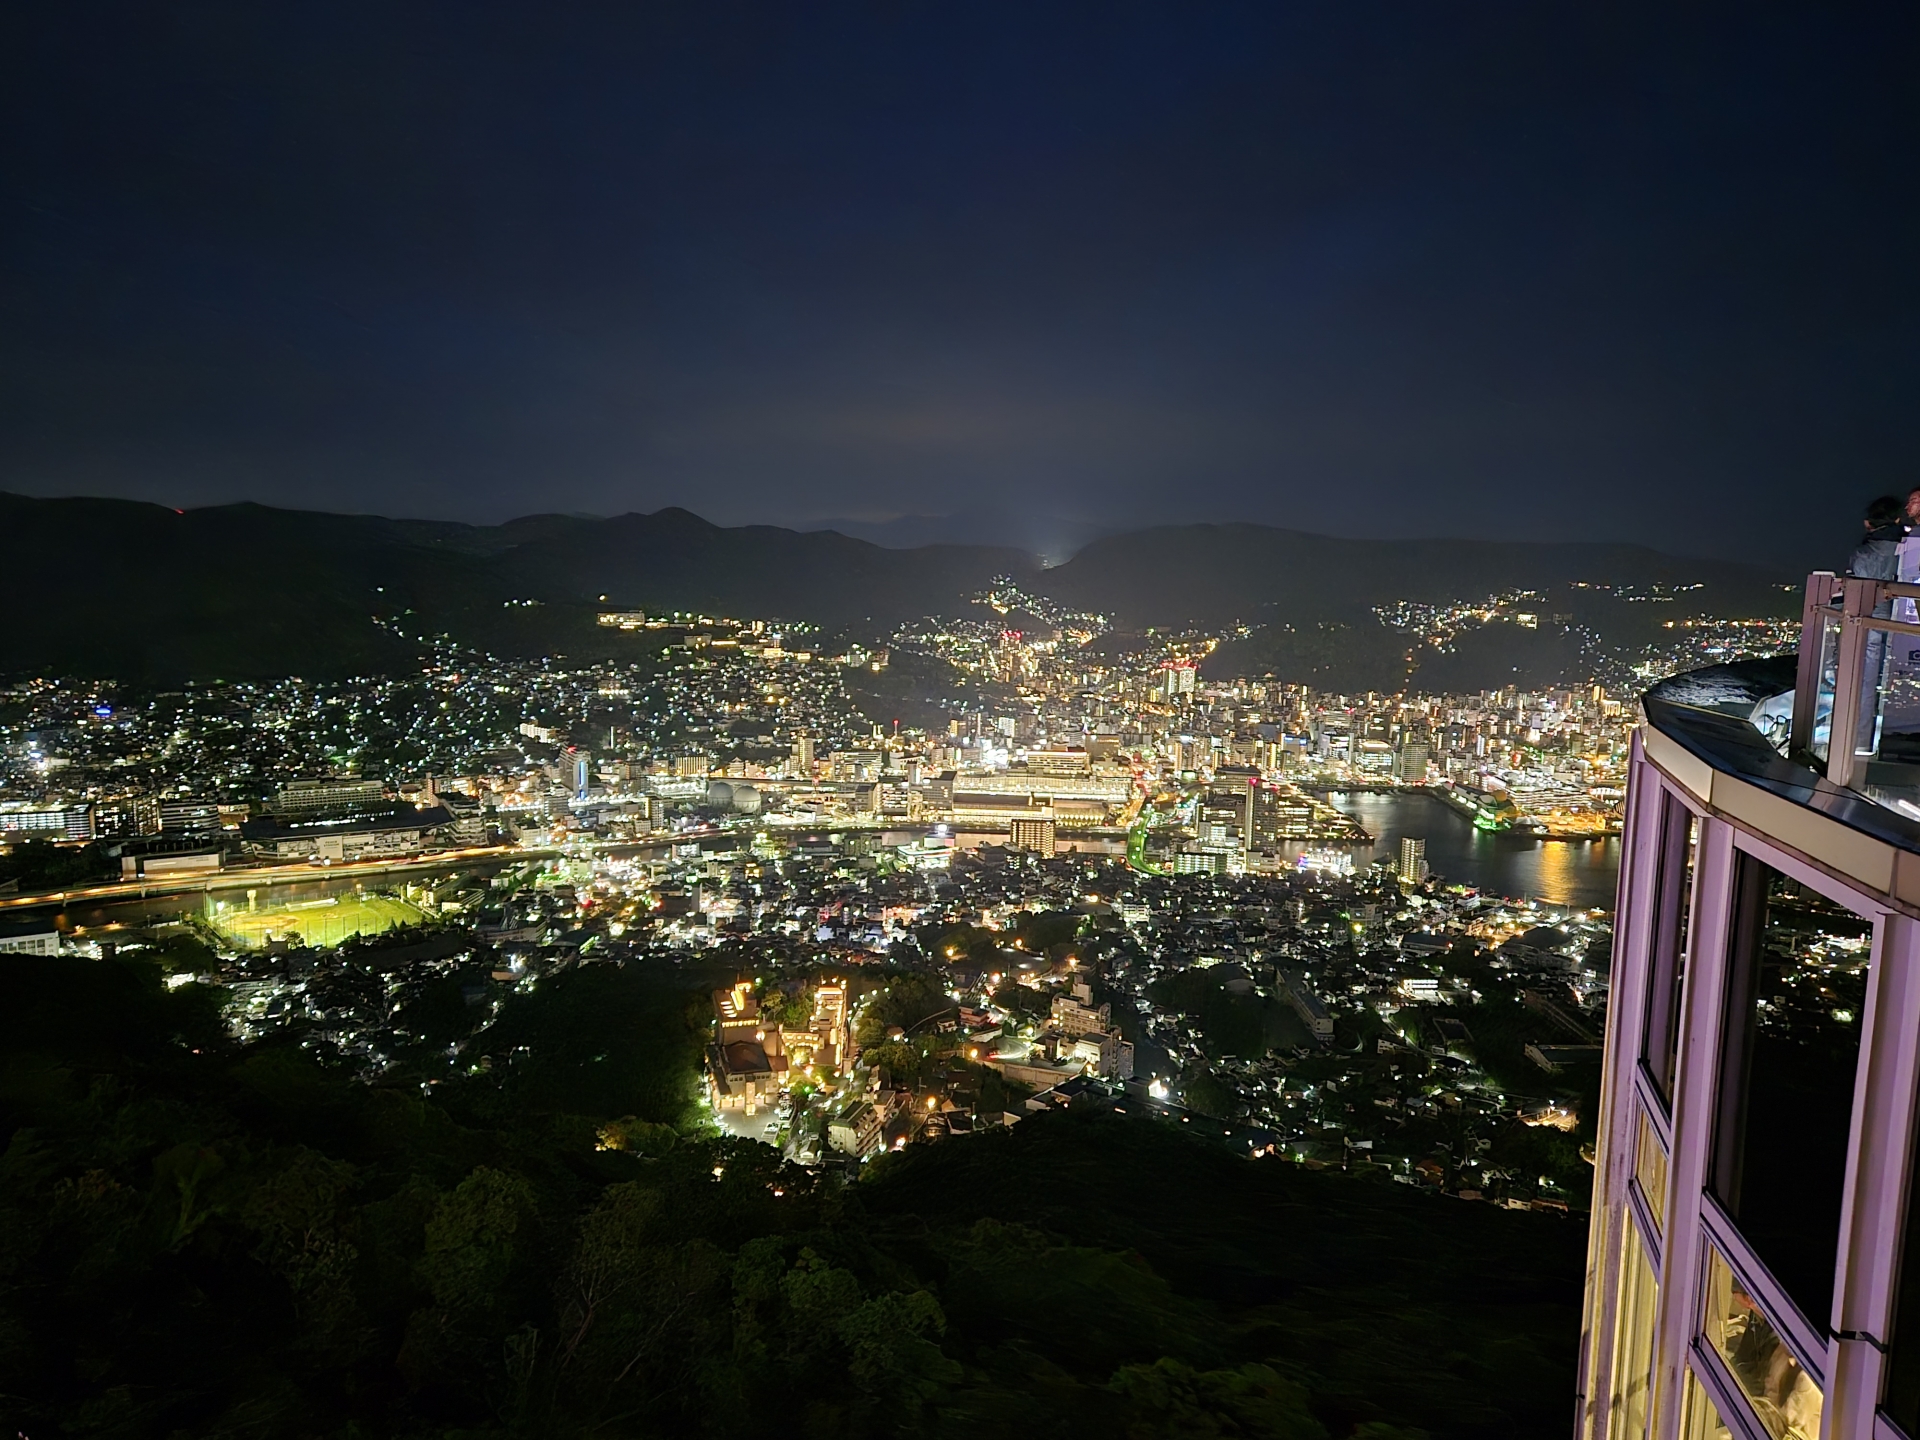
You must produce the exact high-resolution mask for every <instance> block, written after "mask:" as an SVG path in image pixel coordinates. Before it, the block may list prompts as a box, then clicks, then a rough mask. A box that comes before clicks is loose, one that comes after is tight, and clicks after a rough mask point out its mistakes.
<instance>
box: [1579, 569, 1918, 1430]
mask: <svg viewBox="0 0 1920 1440" xmlns="http://www.w3.org/2000/svg"><path fill="white" fill-rule="evenodd" d="M1802 619H1803V624H1802V627H1801V643H1800V649H1799V652H1798V654H1796V655H1790V656H1782V657H1779V658H1777V659H1771V660H1755V661H1745V662H1741V663H1737V664H1732V665H1722V666H1715V667H1712V668H1709V669H1704V670H1695V671H1690V672H1688V673H1686V674H1682V675H1676V676H1673V677H1671V678H1669V679H1667V680H1664V681H1662V682H1661V683H1659V684H1657V685H1655V686H1654V687H1653V688H1652V689H1651V690H1649V691H1648V692H1647V694H1646V696H1645V697H1644V699H1643V702H1642V703H1643V706H1644V710H1645V717H1646V723H1645V724H1644V725H1643V726H1642V727H1641V728H1640V729H1639V730H1638V731H1637V732H1636V734H1635V737H1634V744H1633V754H1632V759H1631V762H1630V766H1629V778H1628V796H1627V816H1626V822H1625V827H1624V833H1623V840H1624V848H1623V853H1622V858H1621V871H1620V889H1619V899H1618V904H1617V907H1616V916H1615V936H1614V961H1613V974H1612V986H1611V992H1610V1000H1609V1007H1608V1018H1607V1058H1606V1064H1605V1070H1604V1073H1603V1076H1602V1081H1601V1093H1602V1099H1601V1113H1600V1117H1599V1124H1598V1133H1597V1135H1596V1144H1595V1149H1596V1173H1595V1189H1594V1219H1593V1225H1592V1229H1591V1232H1590V1241H1589V1254H1588V1309H1587V1322H1586V1329H1585V1334H1584V1337H1583V1342H1582V1353H1581V1385H1580V1388H1581V1395H1580V1407H1579V1414H1580V1420H1579V1424H1578V1427H1577V1433H1578V1434H1579V1435H1580V1436H1581V1437H1582V1440H1601V1437H1607V1440H1626V1437H1632V1440H1643V1437H1644V1440H1681V1437H1684V1440H1693V1437H1702V1440H1705V1437H1721V1436H1726V1437H1741V1440H1840V1437H1848V1440H1869V1437H1871V1440H1920V1193H1917V1192H1920V1186H1915V1185H1913V1184H1912V1175H1913V1172H1914V1166H1915V1159H1916V1154H1917V1153H1920V1147H1917V1146H1916V1141H1915V1134H1916V1129H1917V1128H1920V586H1916V585H1899V584H1893V583H1888V582H1882V581H1874V580H1860V579H1855V578H1852V577H1843V576H1836V575H1833V574H1831V573H1825V572H1822V573H1817V574H1814V575H1812V576H1810V577H1809V578H1808V581H1807V586H1806V591H1805V595H1804V603H1803V615H1802Z"/></svg>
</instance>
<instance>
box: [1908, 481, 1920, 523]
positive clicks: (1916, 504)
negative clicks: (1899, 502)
mask: <svg viewBox="0 0 1920 1440" xmlns="http://www.w3.org/2000/svg"><path fill="white" fill-rule="evenodd" d="M1907 523H1908V524H1909V525H1920V486H1915V487H1914V488H1913V489H1911V490H1909V491H1908V492H1907Z"/></svg>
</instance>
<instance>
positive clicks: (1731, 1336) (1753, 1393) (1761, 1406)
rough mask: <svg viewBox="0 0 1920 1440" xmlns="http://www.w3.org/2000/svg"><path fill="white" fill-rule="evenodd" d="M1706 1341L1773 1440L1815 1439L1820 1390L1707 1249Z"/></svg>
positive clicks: (1729, 1268)
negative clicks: (1718, 1356)
mask: <svg viewBox="0 0 1920 1440" xmlns="http://www.w3.org/2000/svg"><path fill="white" fill-rule="evenodd" d="M1707 1256H1708V1259H1707V1315H1706V1337H1707V1343H1708V1344H1709V1345H1711V1346H1713V1348H1714V1349H1715V1350H1717V1351H1719V1352H1720V1358H1721V1359H1722V1360H1724V1361H1726V1362H1727V1370H1728V1372H1729V1373H1730V1374H1731V1375H1732V1376H1733V1380H1734V1383H1735V1384H1736V1385H1738V1386H1739V1387H1740V1390H1741V1393H1742V1394H1744V1395H1745V1396H1746V1397H1747V1399H1748V1400H1750V1401H1752V1402H1753V1413H1754V1415H1755V1416H1756V1417H1758V1419H1759V1421H1760V1424H1761V1425H1762V1426H1763V1427H1764V1428H1765V1429H1766V1432H1767V1433H1768V1434H1769V1435H1771V1436H1773V1437H1774V1440H1818V1436H1819V1434H1820V1403H1821V1395H1820V1390H1819V1387H1818V1386H1816V1385H1815V1384H1814V1383H1813V1378H1812V1377H1811V1376H1810V1375H1808V1374H1807V1372H1806V1371H1805V1370H1803V1369H1801V1367H1800V1361H1799V1358H1798V1357H1797V1356H1795V1355H1794V1353H1793V1351H1792V1350H1790V1349H1789V1348H1788V1347H1787V1342H1786V1341H1785V1340H1783V1339H1782V1338H1781V1337H1780V1332H1779V1331H1778V1330H1777V1329H1775V1328H1774V1325H1773V1322H1772V1321H1771V1320H1769V1319H1768V1318H1767V1315H1766V1312H1765V1311H1764V1310H1762V1309H1761V1308H1760V1306H1759V1304H1758V1303H1757V1302H1756V1301H1755V1300H1754V1298H1753V1297H1752V1296H1751V1295H1749V1294H1748V1293H1747V1290H1746V1287H1745V1286H1743V1285H1742V1284H1741V1283H1740V1281H1739V1279H1738V1278H1737V1277H1736V1276H1735V1275H1734V1273H1733V1267H1732V1266H1730V1265H1728V1264H1727V1262H1726V1260H1725V1259H1724V1258H1723V1257H1722V1256H1721V1254H1720V1252H1719V1251H1718V1250H1715V1249H1712V1248H1711V1247H1709V1249H1708V1251H1707Z"/></svg>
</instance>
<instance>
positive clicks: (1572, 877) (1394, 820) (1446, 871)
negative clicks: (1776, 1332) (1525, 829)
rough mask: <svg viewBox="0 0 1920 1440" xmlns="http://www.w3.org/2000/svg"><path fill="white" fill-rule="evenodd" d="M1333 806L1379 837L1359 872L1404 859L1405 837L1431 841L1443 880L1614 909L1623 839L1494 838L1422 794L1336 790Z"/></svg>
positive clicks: (1432, 861)
mask: <svg viewBox="0 0 1920 1440" xmlns="http://www.w3.org/2000/svg"><path fill="white" fill-rule="evenodd" d="M1325 798H1326V800H1327V803H1329V804H1330V805H1333V806H1335V807H1337V808H1338V809H1341V810H1344V811H1345V812H1346V813H1347V814H1349V815H1351V816H1353V818H1354V819H1355V820H1357V821H1359V822H1360V824H1361V826H1362V827H1363V828H1364V829H1365V830H1366V832H1367V833H1368V834H1369V835H1371V836H1373V837H1374V842H1373V845H1372V847H1371V848H1369V847H1367V846H1355V847H1354V865H1355V867H1356V868H1359V867H1361V866H1365V865H1368V864H1371V863H1372V862H1373V861H1375V860H1383V859H1398V858H1399V855H1400V840H1401V837H1402V836H1411V837H1413V838H1414V839H1416V840H1425V841H1426V842H1427V868H1428V869H1430V870H1431V871H1432V872H1433V873H1434V874H1435V875H1437V876H1438V877H1440V879H1442V880H1443V881H1446V882H1448V883H1450V884H1456V885H1471V886H1472V887H1473V888H1474V889H1476V890H1480V891H1484V892H1486V893H1488V894H1493V895H1505V896H1509V897H1512V898H1514V899H1526V900H1542V901H1545V902H1546V903H1548V904H1550V905H1564V906H1566V907H1567V908H1569V909H1578V910H1590V909H1602V910H1611V909H1613V889H1614V882H1615V880H1616V879H1617V878H1618V876H1619V873H1620V840H1619V837H1618V836H1609V837H1607V838H1606V839H1602V840H1541V839H1538V838H1536V837H1534V836H1530V835H1515V834H1512V833H1510V832H1500V833H1490V832H1488V831H1485V830H1478V829H1475V828H1474V824H1473V822H1472V821H1471V820H1469V819H1467V817H1466V816H1464V815H1462V814H1461V813H1460V812H1459V811H1458V810H1455V809H1453V808H1452V807H1451V806H1449V805H1448V804H1446V803H1445V802H1444V801H1442V800H1439V799H1436V798H1435V797H1434V796H1432V795H1429V794H1426V793H1423V792H1421V791H1418V790H1404V791H1397V792H1394V793H1391V794H1370V793H1366V792H1362V791H1346V790H1336V791H1333V792H1332V793H1330V794H1328V795H1327V796H1326V797H1325Z"/></svg>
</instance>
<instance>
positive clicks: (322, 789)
mask: <svg viewBox="0 0 1920 1440" xmlns="http://www.w3.org/2000/svg"><path fill="white" fill-rule="evenodd" d="M523 728H524V727H523ZM386 798H387V787H386V785H385V784H384V783H382V782H381V781H379V780H362V779H359V778H358V777H356V776H352V775H330V776H327V777H326V778H325V779H321V780H289V781H288V782H287V783H286V784H284V785H282V786H281V787H280V788H279V790H277V791H276V792H275V793H274V797H273V805H272V809H273V811H274V813H275V814H278V815H311V814H317V813H319V812H320V811H323V810H354V809H360V808H363V807H367V806H379V805H382V804H384V803H385V802H386Z"/></svg>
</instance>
